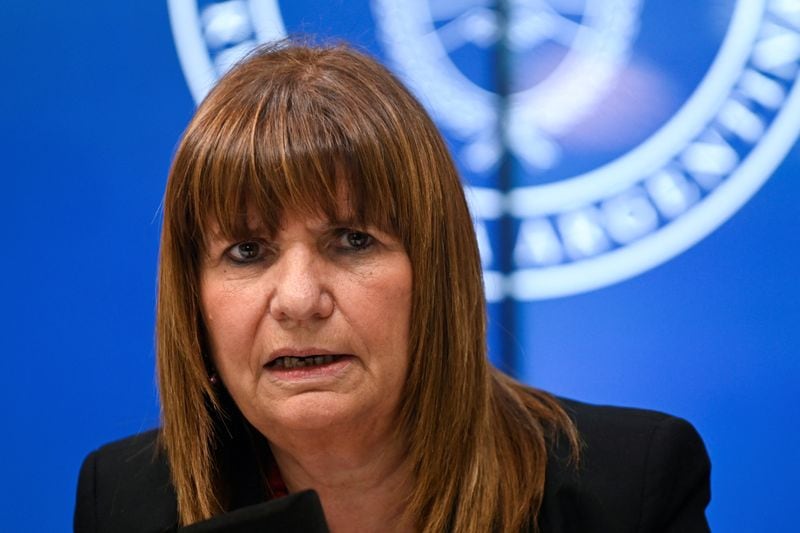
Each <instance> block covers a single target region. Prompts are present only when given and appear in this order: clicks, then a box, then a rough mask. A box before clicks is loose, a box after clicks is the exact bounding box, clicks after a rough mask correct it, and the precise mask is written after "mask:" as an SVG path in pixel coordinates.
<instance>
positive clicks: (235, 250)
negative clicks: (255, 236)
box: [227, 241, 265, 263]
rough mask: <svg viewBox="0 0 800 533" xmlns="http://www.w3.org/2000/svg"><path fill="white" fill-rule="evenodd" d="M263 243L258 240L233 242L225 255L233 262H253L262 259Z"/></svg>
mask: <svg viewBox="0 0 800 533" xmlns="http://www.w3.org/2000/svg"><path fill="white" fill-rule="evenodd" d="M264 248H265V247H264V245H263V244H262V243H260V242H258V241H244V242H240V243H237V244H234V245H233V246H231V247H230V249H229V250H228V251H227V256H228V257H229V258H230V259H231V261H233V262H234V263H253V262H256V261H259V260H261V259H263V257H264V253H265V249H264Z"/></svg>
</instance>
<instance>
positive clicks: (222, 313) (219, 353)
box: [201, 283, 261, 370]
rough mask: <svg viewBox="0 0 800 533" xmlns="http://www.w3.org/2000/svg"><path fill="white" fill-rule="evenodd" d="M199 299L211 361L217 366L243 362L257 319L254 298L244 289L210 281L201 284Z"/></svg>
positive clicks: (244, 361) (251, 341) (257, 309)
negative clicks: (235, 288)
mask: <svg viewBox="0 0 800 533" xmlns="http://www.w3.org/2000/svg"><path fill="white" fill-rule="evenodd" d="M201 302H202V306H203V321H204V322H205V325H206V330H207V332H208V337H209V342H210V345H211V351H212V357H213V359H214V363H215V364H216V365H217V367H218V368H220V367H226V366H229V365H231V364H236V363H237V362H240V363H246V361H247V355H249V354H250V352H251V351H252V350H251V348H252V346H253V344H254V343H255V341H256V332H257V331H258V325H259V322H260V319H261V314H260V309H259V306H258V302H257V300H256V299H255V298H252V297H250V296H249V294H248V292H247V291H241V290H232V289H231V288H230V287H227V288H226V287H225V286H224V285H223V286H220V285H218V284H213V283H212V284H207V285H204V286H203V287H202V291H201ZM220 370H222V368H220Z"/></svg>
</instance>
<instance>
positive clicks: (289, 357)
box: [264, 348, 348, 370]
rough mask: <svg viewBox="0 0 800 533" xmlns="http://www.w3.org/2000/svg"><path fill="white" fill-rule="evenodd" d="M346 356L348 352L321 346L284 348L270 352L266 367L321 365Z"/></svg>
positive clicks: (277, 368) (295, 367)
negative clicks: (334, 350) (335, 351)
mask: <svg viewBox="0 0 800 533" xmlns="http://www.w3.org/2000/svg"><path fill="white" fill-rule="evenodd" d="M345 357H348V354H343V353H334V352H332V351H330V350H325V349H320V348H303V349H293V348H282V349H280V350H275V351H274V352H272V353H271V354H270V357H269V360H268V361H267V363H266V364H265V365H264V367H265V368H268V369H270V370H272V369H274V370H293V369H297V368H307V367H319V366H324V365H328V364H331V363H335V362H337V361H340V360H342V359H343V358H345Z"/></svg>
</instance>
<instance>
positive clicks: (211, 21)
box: [168, 0, 800, 301]
mask: <svg viewBox="0 0 800 533" xmlns="http://www.w3.org/2000/svg"><path fill="white" fill-rule="evenodd" d="M307 3H308V4H311V3H312V2H310V1H309V2H307ZM498 4H502V7H503V9H498V7H497V5H498ZM656 4H658V3H656ZM656 4H653V5H654V6H656ZM168 5H169V11H170V19H171V22H172V27H173V33H174V36H175V42H176V47H177V50H178V54H179V57H180V59H181V64H182V66H183V70H184V73H185V75H186V78H187V80H188V83H189V87H190V89H191V91H192V94H193V96H194V98H195V100H196V101H200V100H201V99H202V98H203V97H204V95H205V94H206V92H207V91H208V90H209V88H210V87H211V86H213V84H214V83H215V81H216V80H217V79H218V78H219V76H220V75H221V74H223V73H224V72H225V71H226V70H227V69H228V68H230V66H231V65H232V64H233V63H234V62H235V61H237V60H238V59H239V58H241V57H242V56H243V55H244V54H246V53H247V52H248V51H249V50H251V49H252V48H253V47H254V46H255V45H257V44H258V43H260V42H267V41H272V40H276V39H280V38H282V37H284V36H285V35H286V29H285V27H284V23H283V20H282V17H281V12H280V11H281V10H280V6H279V3H278V2H277V1H276V0H249V1H245V0H230V1H225V2H205V1H202V0H198V1H194V0H183V1H181V0H169V2H168ZM686 5H687V6H690V7H689V9H690V11H691V10H694V11H691V12H687V13H685V14H683V15H682V17H684V19H681V18H680V17H678V18H677V20H679V21H681V22H682V21H683V20H685V19H686V18H691V17H695V18H697V19H700V18H702V17H705V18H706V20H719V21H723V24H724V25H721V26H720V27H719V28H716V30H714V28H712V27H711V26H709V35H708V36H704V35H699V36H698V35H695V34H693V33H692V32H690V31H688V30H687V31H683V32H682V33H680V32H681V31H682V30H681V28H680V27H676V28H667V29H666V31H665V28H663V27H661V28H660V30H662V31H663V34H662V35H659V36H658V39H653V37H652V35H650V34H649V33H648V31H650V32H652V30H653V28H654V21H653V20H652V19H653V17H655V16H657V15H653V13H652V11H651V10H649V6H648V4H646V3H644V2H643V0H506V1H504V2H492V1H489V0H372V1H371V8H372V12H373V16H374V19H375V23H376V34H377V36H378V39H379V41H380V43H381V45H382V47H383V49H384V51H385V55H386V59H387V62H388V63H389V64H390V66H392V68H394V69H395V71H397V72H398V73H399V74H400V76H401V78H402V79H403V80H404V81H405V82H406V83H408V84H409V85H410V86H411V87H412V89H413V90H414V91H415V92H416V93H417V94H418V95H419V96H420V99H421V101H422V102H423V103H424V104H425V105H426V106H427V107H428V108H429V110H430V112H431V113H432V115H433V116H434V118H435V119H436V121H437V123H438V124H439V125H440V127H441V128H442V130H443V131H444V132H445V134H446V136H447V137H448V139H449V140H450V141H451V144H452V145H453V147H454V152H455V155H456V159H457V161H458V164H459V167H460V169H461V171H462V173H463V174H464V177H465V181H466V182H467V183H468V185H467V186H466V189H467V196H468V198H469V199H470V202H471V208H472V210H473V214H474V216H475V218H476V229H477V234H478V237H479V242H480V244H481V254H482V257H483V260H484V269H485V273H486V286H487V298H488V299H489V300H490V301H499V300H502V299H503V298H506V297H511V298H514V299H517V300H521V301H528V300H537V299H547V298H556V297H563V296H567V295H571V294H577V293H581V292H585V291H589V290H593V289H598V288H601V287H604V286H607V285H610V284H613V283H616V282H619V281H622V280H625V279H628V278H630V277H633V276H635V275H637V274H640V273H642V272H645V271H647V270H649V269H651V268H653V267H655V266H657V265H660V264H662V263H664V262H666V261H668V260H669V259H671V258H673V257H675V256H676V255H678V254H680V253H682V252H683V251H685V250H686V249H688V248H689V247H691V246H692V245H694V244H695V243H697V242H698V241H699V240H701V239H703V238H704V237H705V236H707V235H708V234H709V233H711V232H712V231H714V230H715V229H716V228H717V227H719V226H720V225H721V224H722V223H723V222H725V221H726V220H727V219H728V218H730V217H731V216H732V215H733V214H734V213H735V212H736V211H737V210H738V209H739V208H740V207H741V206H742V205H743V204H744V203H745V202H747V201H748V200H749V199H750V198H751V197H752V195H753V194H755V192H756V191H757V190H758V189H759V188H760V187H761V185H762V184H763V183H764V182H765V181H766V180H767V179H768V178H769V176H770V175H771V173H772V171H773V170H774V169H775V168H776V166H777V165H778V164H779V163H780V162H781V161H782V159H783V158H784V157H785V155H786V153H787V152H788V150H789V149H790V148H791V146H792V145H793V144H794V142H795V140H796V139H797V137H798V132H800V89H799V88H798V84H797V78H798V69H799V68H800V7H798V3H797V1H796V0H738V1H734V0H730V1H729V2H728V5H727V7H726V5H725V2H722V3H720V2H715V3H704V2H698V3H694V2H692V3H689V2H687V3H686ZM720 6H722V8H724V9H722V8H721V7H720ZM311 7H312V6H309V9H311ZM656 7H657V6H656ZM653 9H655V8H653ZM712 9H717V10H718V12H714V13H712V12H711V11H710V10H712ZM682 11H683V10H682ZM658 23H660V21H655V25H657V24H658ZM664 24H667V22H666V21H665V22H664ZM670 31H674V32H675V33H674V35H673V34H670V33H669V32H670ZM713 31H717V34H716V35H714V34H713ZM705 37H708V38H705ZM673 38H674V39H673ZM715 39H716V40H715ZM653 42H656V45H655V46H657V47H660V50H659V51H654V52H652V54H653V55H656V56H658V54H661V55H660V56H658V57H659V58H660V63H659V62H658V61H654V60H651V61H649V62H648V61H647V53H646V52H647V50H645V51H644V52H642V51H641V50H640V48H643V47H646V46H648V45H647V43H653ZM674 42H680V43H688V45H689V46H690V47H693V48H691V50H695V51H696V52H697V53H693V54H688V53H686V52H685V50H684V52H683V53H684V54H686V55H687V57H686V58H685V59H684V58H682V57H680V58H676V57H673V56H671V55H670V54H672V53H673V52H672V48H673V45H674ZM640 43H644V44H640ZM650 46H653V45H650ZM498 49H502V50H504V51H505V52H504V53H505V55H504V56H502V57H503V58H502V59H501V60H502V61H503V62H504V63H505V66H506V69H505V70H506V79H504V81H503V85H504V90H503V91H498V89H497V86H496V85H497V84H496V83H493V80H491V79H489V80H487V79H480V76H479V75H476V74H475V72H480V69H476V68H475V63H481V62H485V63H486V68H484V69H483V71H484V72H486V71H489V72H491V71H492V70H493V65H494V63H493V62H494V61H496V59H497V58H498V57H500V56H499V55H498V54H497V53H496V51H497V50H498ZM676 53H677V52H676ZM484 77H485V76H484ZM676 80H677V81H676ZM495 81H496V80H495ZM500 93H502V94H500ZM501 139H502V140H501ZM504 155H506V156H508V157H510V158H511V159H512V161H513V164H512V168H513V176H512V179H511V183H510V184H508V185H507V186H505V187H504V188H503V189H501V188H500V187H499V186H498V185H497V183H493V182H492V178H491V176H492V175H493V174H494V173H496V170H497V166H498V162H499V161H500V159H501V157H503V156H504ZM504 215H510V216H511V217H513V220H514V236H513V239H514V244H513V250H512V252H513V268H512V271H511V272H510V273H503V272H501V271H500V269H499V266H498V264H499V263H498V261H497V259H496V258H497V257H498V255H499V250H497V249H496V246H497V245H496V243H495V242H494V240H493V238H492V235H493V229H492V228H493V227H494V225H495V224H496V222H497V221H498V220H499V219H500V218H501V217H502V216H504Z"/></svg>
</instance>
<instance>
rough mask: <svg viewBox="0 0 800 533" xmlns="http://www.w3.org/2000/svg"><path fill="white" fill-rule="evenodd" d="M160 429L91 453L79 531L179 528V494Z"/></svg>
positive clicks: (84, 472) (80, 493)
mask: <svg viewBox="0 0 800 533" xmlns="http://www.w3.org/2000/svg"><path fill="white" fill-rule="evenodd" d="M158 435H159V432H158V430H151V431H147V432H145V433H141V434H138V435H134V436H132V437H128V438H125V439H121V440H118V441H115V442H112V443H109V444H106V445H104V446H102V447H100V448H98V449H97V450H95V451H93V452H92V453H90V454H89V455H88V456H87V457H86V459H85V460H84V462H83V466H82V467H81V472H80V476H79V478H78V490H77V497H76V503H75V518H74V528H75V531H76V533H84V532H86V533H89V532H92V533H94V532H98V533H100V532H105V531H109V532H110V531H114V532H120V533H122V532H127V531H130V532H133V531H137V532H163V531H170V530H172V529H174V528H175V526H176V524H177V504H176V497H175V491H174V489H173V487H172V483H171V481H170V471H169V465H168V463H167V460H166V457H165V455H164V452H163V451H162V449H161V448H160V446H159V443H158Z"/></svg>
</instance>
